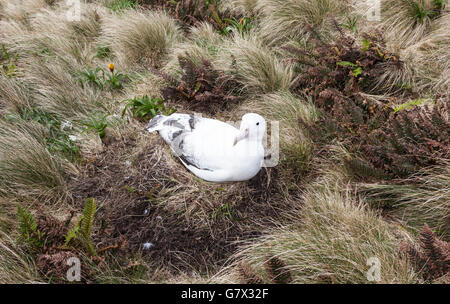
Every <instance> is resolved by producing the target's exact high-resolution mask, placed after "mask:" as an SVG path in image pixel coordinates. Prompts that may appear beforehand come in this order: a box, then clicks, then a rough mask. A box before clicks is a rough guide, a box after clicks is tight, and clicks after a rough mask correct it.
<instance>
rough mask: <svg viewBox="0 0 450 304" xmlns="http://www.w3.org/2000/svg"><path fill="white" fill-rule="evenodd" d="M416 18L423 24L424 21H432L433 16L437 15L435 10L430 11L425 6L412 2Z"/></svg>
mask: <svg viewBox="0 0 450 304" xmlns="http://www.w3.org/2000/svg"><path fill="white" fill-rule="evenodd" d="M411 6H412V10H413V14H414V18H416V19H417V20H418V21H419V23H423V21H424V20H425V19H426V18H428V19H431V18H433V16H436V15H437V12H436V11H435V10H428V9H427V8H426V7H425V6H423V5H420V4H419V3H417V2H415V1H412V2H411Z"/></svg>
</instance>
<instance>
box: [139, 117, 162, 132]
mask: <svg viewBox="0 0 450 304" xmlns="http://www.w3.org/2000/svg"><path fill="white" fill-rule="evenodd" d="M166 118H167V116H164V115H156V116H155V117H153V118H152V119H151V120H150V121H149V123H148V124H147V126H146V127H145V129H144V130H145V131H147V132H155V131H158V130H159V129H161V126H162V123H163V122H164V121H165V120H166Z"/></svg>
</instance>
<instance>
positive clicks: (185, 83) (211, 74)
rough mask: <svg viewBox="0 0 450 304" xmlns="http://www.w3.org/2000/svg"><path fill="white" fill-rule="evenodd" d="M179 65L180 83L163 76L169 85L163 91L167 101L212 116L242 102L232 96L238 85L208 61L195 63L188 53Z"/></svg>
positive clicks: (181, 58) (180, 57)
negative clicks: (180, 72) (178, 103)
mask: <svg viewBox="0 0 450 304" xmlns="http://www.w3.org/2000/svg"><path fill="white" fill-rule="evenodd" d="M178 61H179V64H180V68H181V70H182V71H183V72H182V76H181V79H180V80H176V79H173V78H172V77H169V76H168V75H163V77H164V78H165V79H166V80H168V81H169V83H170V84H169V86H167V87H165V88H163V89H162V95H163V97H164V99H165V100H172V101H175V102H181V103H183V104H184V105H185V106H186V107H187V108H188V109H190V110H193V111H199V112H203V113H210V114H215V113H217V112H218V111H223V110H226V109H227V108H228V106H229V105H230V104H235V103H236V102H237V101H238V100H240V98H239V96H236V95H235V94H234V93H233V92H234V91H235V90H236V88H237V87H238V84H237V83H235V82H234V81H233V80H231V79H230V77H228V76H227V75H225V74H224V73H223V72H222V71H218V70H216V69H214V67H213V66H212V64H211V63H210V62H209V61H207V60H203V61H202V62H200V63H195V62H194V61H193V60H192V58H191V56H190V55H189V54H188V53H186V54H185V56H179V57H178Z"/></svg>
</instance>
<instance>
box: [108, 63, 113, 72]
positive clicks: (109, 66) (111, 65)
mask: <svg viewBox="0 0 450 304" xmlns="http://www.w3.org/2000/svg"><path fill="white" fill-rule="evenodd" d="M108 68H109V70H110V71H111V73H113V72H114V64H113V63H110V64H109V65H108Z"/></svg>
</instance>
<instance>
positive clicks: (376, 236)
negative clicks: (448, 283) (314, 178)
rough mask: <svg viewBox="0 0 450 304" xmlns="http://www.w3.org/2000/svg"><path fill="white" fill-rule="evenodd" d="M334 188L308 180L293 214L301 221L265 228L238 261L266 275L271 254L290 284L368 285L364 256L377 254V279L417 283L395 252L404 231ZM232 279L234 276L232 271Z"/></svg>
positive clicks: (415, 277)
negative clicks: (300, 204)
mask: <svg viewBox="0 0 450 304" xmlns="http://www.w3.org/2000/svg"><path fill="white" fill-rule="evenodd" d="M324 182H325V183H324ZM327 183H328V184H327ZM330 183H331V184H330ZM344 187H345V186H344ZM337 189H342V185H339V184H333V180H325V181H324V180H322V181H321V182H320V183H317V184H313V185H311V187H310V188H308V190H307V191H306V192H305V194H304V207H303V208H302V209H301V211H300V212H299V213H298V214H297V215H296V216H297V217H298V218H300V219H301V222H299V223H296V224H293V225H291V226H284V227H281V228H280V229H277V230H273V231H270V232H269V233H267V234H265V235H264V236H263V237H261V238H260V239H258V240H255V241H254V242H252V243H250V244H248V245H246V246H244V247H243V249H242V251H240V252H239V253H238V254H237V256H236V258H237V260H239V261H241V260H242V261H245V262H248V263H250V264H251V265H253V268H254V269H255V271H256V272H257V273H259V274H260V275H262V276H263V277H265V273H264V271H263V267H264V266H263V265H264V263H265V262H266V258H267V256H268V255H270V256H276V257H278V258H279V259H281V260H282V261H284V262H285V263H286V264H287V266H286V269H287V270H289V271H290V273H291V274H292V277H293V283H353V284H354V283H360V284H361V283H362V284H367V283H370V281H368V279H367V276H366V274H367V271H368V269H369V266H368V265H367V261H368V259H369V258H371V257H376V258H378V259H379V261H380V263H381V281H380V282H379V283H417V282H419V279H418V278H417V276H416V274H415V272H414V270H413V269H412V267H411V265H409V263H408V261H407V259H405V258H404V257H402V256H401V254H400V253H399V252H398V248H397V247H398V244H399V240H400V239H402V238H404V237H407V235H406V234H404V233H402V232H401V229H398V227H395V225H389V224H387V223H386V222H385V221H384V220H383V219H382V218H381V217H380V216H379V215H378V214H376V213H375V212H373V211H371V210H369V209H367V208H366V207H364V204H363V202H361V201H359V200H358V199H357V198H355V197H353V195H352V194H351V190H350V189H345V188H344V189H345V190H344V191H340V190H337ZM293 216H294V215H293ZM235 267H238V266H234V267H231V268H230V269H229V270H227V271H231V274H226V276H228V278H229V277H230V276H231V277H233V273H235V272H234V271H235V269H236V268H235ZM219 279H220V276H219ZM236 279H238V280H239V276H236V274H234V280H236ZM266 279H267V277H266Z"/></svg>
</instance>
